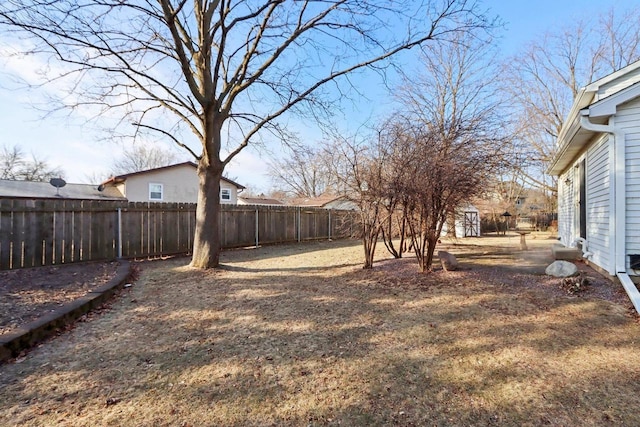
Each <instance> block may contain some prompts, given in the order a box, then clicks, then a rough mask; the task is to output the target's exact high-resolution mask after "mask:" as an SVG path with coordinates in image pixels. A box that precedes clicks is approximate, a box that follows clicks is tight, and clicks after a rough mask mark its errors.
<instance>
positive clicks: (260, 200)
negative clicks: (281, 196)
mask: <svg viewBox="0 0 640 427" xmlns="http://www.w3.org/2000/svg"><path fill="white" fill-rule="evenodd" d="M238 200H242V201H243V202H244V203H246V204H247V205H282V202H281V201H280V200H276V199H267V198H265V197H242V196H239V197H238Z"/></svg>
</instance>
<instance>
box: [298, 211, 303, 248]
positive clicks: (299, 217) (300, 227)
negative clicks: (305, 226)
mask: <svg viewBox="0 0 640 427" xmlns="http://www.w3.org/2000/svg"><path fill="white" fill-rule="evenodd" d="M301 211H302V208H301V207H298V243H300V240H301V237H302V232H301V229H302V224H300V222H301Z"/></svg>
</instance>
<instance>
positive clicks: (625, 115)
mask: <svg viewBox="0 0 640 427" xmlns="http://www.w3.org/2000/svg"><path fill="white" fill-rule="evenodd" d="M615 121H616V125H617V126H619V127H620V128H621V129H624V132H625V134H626V138H625V150H626V164H625V168H626V196H627V197H626V219H627V233H626V234H627V235H626V248H625V251H626V254H640V100H634V101H631V102H628V103H626V104H623V105H621V106H619V107H618V112H617V114H616V118H615ZM625 258H626V259H625V263H626V265H627V267H628V266H629V257H625Z"/></svg>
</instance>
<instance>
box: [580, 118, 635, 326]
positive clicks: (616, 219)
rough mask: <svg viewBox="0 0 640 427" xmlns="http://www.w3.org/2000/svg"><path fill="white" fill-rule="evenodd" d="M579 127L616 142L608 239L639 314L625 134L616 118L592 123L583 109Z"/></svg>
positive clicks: (612, 147)
mask: <svg viewBox="0 0 640 427" xmlns="http://www.w3.org/2000/svg"><path fill="white" fill-rule="evenodd" d="M580 126H582V127H583V128H584V129H586V130H590V131H593V132H599V133H608V134H610V135H611V136H612V138H613V141H612V142H611V143H610V145H609V153H610V154H613V156H610V159H611V160H610V162H611V163H610V165H611V166H612V168H611V170H612V172H613V177H612V178H613V187H614V189H613V191H612V192H610V193H609V195H610V196H613V202H614V203H613V206H614V209H615V211H614V214H613V215H609V233H610V234H609V236H610V239H611V241H612V242H613V248H612V251H611V252H610V253H611V256H612V258H613V262H612V264H613V267H614V270H613V272H615V275H616V276H617V277H618V280H620V283H621V284H622V286H623V287H624V290H625V291H626V292H627V295H628V296H629V299H630V300H631V303H632V304H633V307H634V308H635V309H636V311H637V312H638V313H640V292H638V288H636V286H635V284H634V283H633V281H632V280H631V278H630V277H629V274H628V273H627V265H626V243H627V242H626V239H627V222H626V209H627V205H626V170H625V168H626V153H625V133H624V132H623V131H622V130H621V129H618V128H616V126H615V117H614V116H612V117H610V118H609V122H608V124H606V125H599V124H595V123H591V121H590V120H589V109H588V108H586V109H583V110H580Z"/></svg>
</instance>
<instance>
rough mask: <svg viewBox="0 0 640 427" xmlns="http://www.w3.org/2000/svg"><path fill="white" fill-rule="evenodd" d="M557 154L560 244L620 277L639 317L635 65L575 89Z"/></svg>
mask: <svg viewBox="0 0 640 427" xmlns="http://www.w3.org/2000/svg"><path fill="white" fill-rule="evenodd" d="M557 148H558V152H557V155H556V156H555V158H554V160H553V163H552V165H551V167H550V168H549V172H550V173H551V174H553V175H557V176H558V177H559V178H558V234H559V237H560V240H561V242H562V243H563V244H564V245H565V246H576V244H577V243H579V244H580V247H581V249H582V250H583V252H584V255H583V256H584V257H585V258H586V259H587V260H588V261H589V262H590V264H592V265H595V266H596V267H598V268H600V269H601V270H604V271H606V272H607V273H608V274H610V275H616V276H618V278H619V279H620V281H621V282H622V284H623V285H624V286H625V289H626V290H627V293H629V296H630V297H631V300H632V301H633V302H634V306H635V307H636V309H637V310H639V311H640V294H638V291H637V290H636V288H635V286H634V285H633V283H631V280H630V279H629V275H637V274H638V273H640V61H639V62H635V63H633V64H631V65H629V66H627V67H625V68H623V69H621V70H619V71H616V72H615V73H613V74H610V75H608V76H606V77H604V78H602V79H600V80H597V81H595V82H593V83H591V84H590V85H588V86H586V87H584V88H583V89H581V90H580V92H579V93H578V95H577V97H576V99H575V102H574V104H573V107H572V108H571V111H570V113H569V117H568V118H567V120H566V121H565V123H564V125H563V127H562V129H561V131H560V134H559V136H558V147H557Z"/></svg>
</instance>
